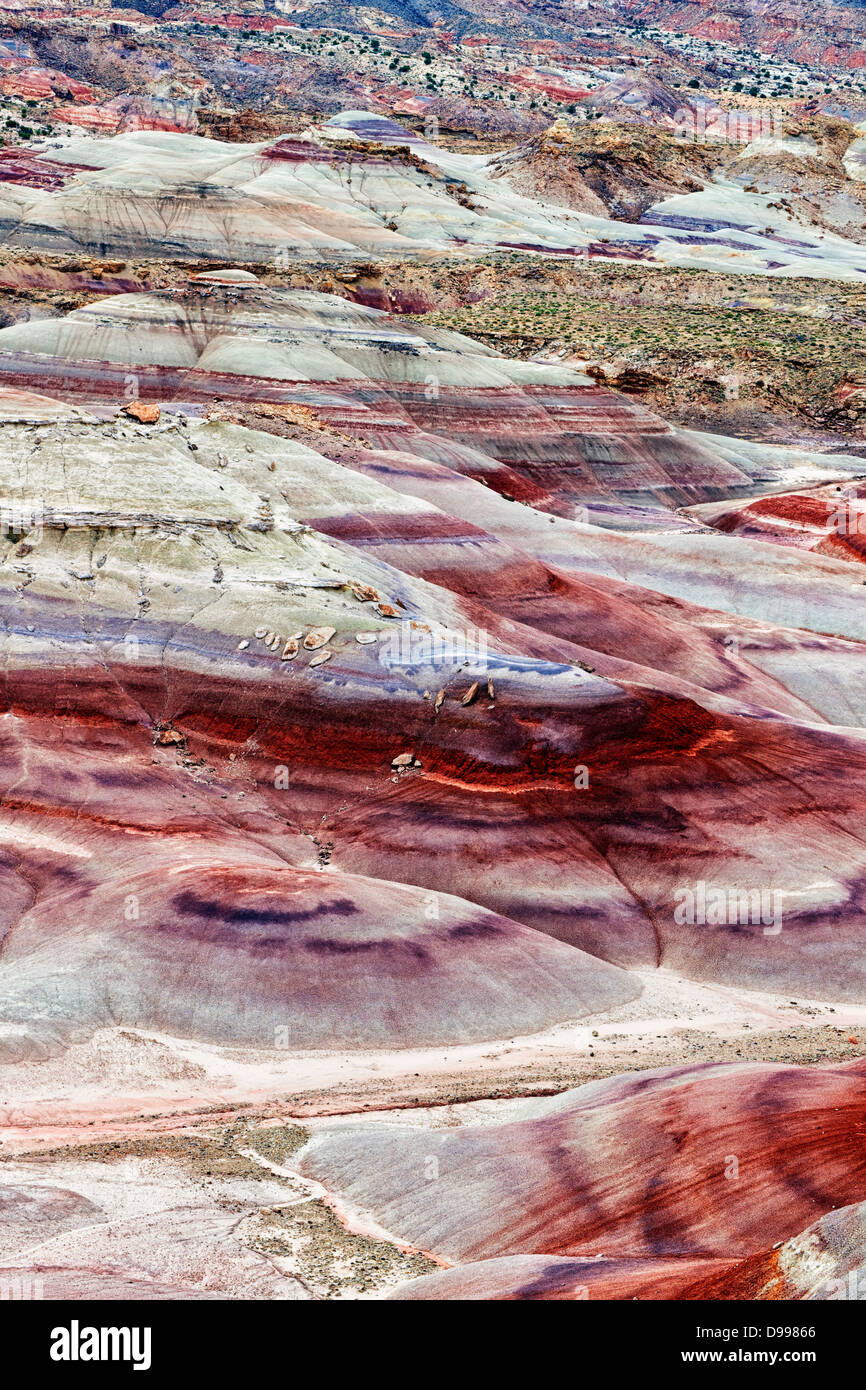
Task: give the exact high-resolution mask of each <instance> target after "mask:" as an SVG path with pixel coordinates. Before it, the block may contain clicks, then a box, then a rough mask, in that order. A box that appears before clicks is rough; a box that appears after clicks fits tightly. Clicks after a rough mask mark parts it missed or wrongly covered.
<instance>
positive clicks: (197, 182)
mask: <svg viewBox="0 0 866 1390" xmlns="http://www.w3.org/2000/svg"><path fill="white" fill-rule="evenodd" d="M634 138H635V141H636V142H637V143H638V144H640V142H641V141H644V142H645V141H646V140H648V139H649V137H648V136H646V135H645V133H643V132H639V133H636V134H635V137H634ZM547 143H548V145H549V143H550V142H549V140H548V142H547ZM602 143H603V142H602ZM15 155H16V158H15V161H14V163H10V164H9V165H7V166H4V164H3V163H0V185H2V189H0V237H2V240H3V241H4V242H5V243H6V244H8V245H10V246H15V247H28V248H33V249H42V250H46V251H52V252H64V251H67V252H68V251H75V252H86V253H89V254H98V255H107V256H148V257H153V256H160V257H171V258H181V259H188V260H192V259H196V258H199V257H204V258H210V259H211V260H214V259H218V260H223V259H225V258H230V259H235V260H240V261H246V262H257V263H260V264H276V265H277V266H278V267H279V266H285V267H290V266H291V264H292V263H293V262H295V261H297V260H299V259H300V260H309V259H323V258H327V259H328V260H330V261H333V262H339V261H340V260H341V259H345V258H347V257H355V256H357V255H358V254H359V253H363V254H366V255H396V254H404V255H407V256H414V255H417V254H423V253H425V252H427V251H441V250H443V249H448V250H452V251H454V252H455V253H456V254H463V253H465V252H466V251H467V250H468V251H476V252H477V251H479V250H483V249H485V248H492V247H497V248H509V247H511V248H514V249H516V250H526V249H537V250H545V251H549V252H555V253H558V254H564V255H569V256H573V255H603V256H605V257H610V256H614V257H617V256H619V257H623V258H626V259H642V258H645V259H657V260H660V261H662V262H664V263H670V264H675V265H680V264H681V265H695V266H703V267H706V268H710V269H723V270H728V269H730V270H742V271H746V272H753V273H757V274H770V275H773V274H777V273H781V274H791V273H795V274H798V275H812V276H822V277H823V276H832V277H835V278H840V277H841V278H846V279H852V280H856V279H859V277H860V276H861V275H862V274H863V271H864V269H866V260H864V252H863V249H862V247H861V246H859V245H858V244H857V242H856V241H851V240H846V239H845V238H844V237H841V236H836V237H833V238H830V239H828V238H827V235H826V234H825V233H824V231H823V229H822V228H820V227H819V228H815V227H811V226H810V225H808V223H805V224H801V223H800V222H796V223H794V222H792V220H791V214H790V213H789V212H788V211H786V209H785V208H784V207H781V208H780V207H779V206H778V205H777V202H776V198H775V194H773V193H770V194H768V195H762V194H761V193H760V192H748V191H744V190H742V191H741V190H736V191H735V190H732V187H731V185H730V183H729V182H727V181H723V182H720V181H719V180H714V179H713V178H712V177H711V175H712V174H713V172H714V171H713V170H712V169H711V168H710V165H711V163H712V161H711V160H709V159H707V158H702V159H701V160H698V161H697V162H698V164H699V165H700V167H701V168H703V167H704V166H706V171H707V172H706V187H703V183H704V180H703V178H701V179H698V180H696V181H692V182H689V181H688V179H686V178H685V177H684V176H683V178H681V177H680V175H679V174H678V175H677V176H676V177H675V178H673V181H672V180H671V178H670V177H667V176H665V177H662V178H661V179H657V178H656V177H655V175H653V174H652V173H650V175H649V177H646V176H645V175H644V174H641V175H640V177H639V178H638V182H639V183H641V184H645V185H646V188H645V189H642V191H641V193H640V196H639V197H638V200H637V203H635V202H634V199H633V198H632V196H631V193H629V194H628V196H627V197H625V201H623V198H622V197H621V196H620V195H621V194H623V193H624V191H625V189H626V185H628V186H629V187H631V186H632V184H633V183H634V179H633V177H632V173H631V172H629V171H630V170H631V169H632V166H634V167H637V166H638V165H639V164H640V163H641V159H642V156H641V151H640V149H637V150H636V151H635V152H634V155H633V157H632V156H631V155H629V154H628V153H626V154H625V155H624V156H623V159H624V165H623V168H624V170H625V172H624V173H623V169H621V168H620V167H619V166H620V165H622V164H623V160H622V159H620V160H618V159H617V158H616V157H615V158H614V159H613V162H612V163H611V162H610V161H609V160H608V161H607V164H608V167H607V172H606V173H605V172H604V171H603V172H602V177H601V183H600V184H599V186H600V187H602V186H604V187H606V186H607V185H608V183H611V181H612V186H613V185H615V186H616V189H618V190H619V191H618V192H615V196H613V197H612V198H610V197H609V198H608V200H607V202H602V203H600V204H598V205H595V204H593V203H591V200H590V202H587V201H586V199H584V201H583V202H579V203H578V206H579V207H580V208H581V209H582V210H580V211H576V210H575V209H574V208H573V207H569V206H568V205H567V204H568V202H569V201H573V199H569V197H567V196H565V195H563V197H562V199H559V198H558V195H557V197H556V198H555V199H554V201H552V202H551V203H547V202H545V201H542V200H541V199H539V198H538V197H533V196H527V192H526V191H525V190H530V191H531V190H533V189H535V188H536V185H537V183H538V179H537V178H536V173H537V172H538V171H537V167H536V166H537V165H538V158H537V156H536V153H535V152H534V149H533V147H529V148H528V149H527V150H526V151H523V152H518V154H517V155H516V157H515V161H506V162H505V163H502V162H501V161H497V160H495V158H494V157H489V158H488V157H478V156H472V155H462V154H455V153H452V152H449V151H447V150H445V149H442V148H440V147H438V146H436V145H434V144H432V143H430V142H429V141H426V140H423V139H420V138H419V137H417V136H415V135H413V133H412V132H410V131H407V130H403V129H402V128H401V127H399V126H396V125H395V124H394V123H393V122H391V121H389V120H387V119H385V118H383V117H381V116H378V115H371V114H370V113H369V112H363V111H356V112H345V113H343V114H342V115H340V116H337V117H332V118H331V120H330V121H328V122H327V123H326V124H324V125H320V126H316V127H315V128H311V129H310V130H307V131H304V132H302V133H300V134H297V135H286V136H282V137H280V138H279V139H277V140H274V141H260V142H257V143H252V144H246V145H241V144H226V143H223V142H221V141H217V140H210V139H206V138H202V137H199V136H196V135H187V134H183V133H179V132H177V131H160V130H136V131H130V132H126V133H123V134H120V135H116V136H114V137H111V138H105V137H103V138H92V137H89V136H78V135H70V136H64V137H61V138H59V139H52V140H50V141H42V142H37V143H32V144H31V145H30V146H28V147H27V148H26V149H22V150H21V151H17V150H16V152H15ZM545 159H546V156H545ZM695 159H696V156H694V155H692V156H690V157H689V160H688V161H687V160H686V156H685V154H684V153H683V152H682V150H680V151H679V152H678V153H677V152H676V151H672V152H671V154H670V156H669V157H668V158H667V163H668V164H669V165H670V168H671V169H673V167H674V165H676V166H677V168H679V166H680V165H682V166H683V169H684V168H685V165H686V163H687V162H688V163H689V164H690V165H691V164H694V163H695ZM604 162H605V161H604V160H602V163H603V164H604ZM542 163H544V160H542ZM64 166H66V167H67V168H68V169H69V170H70V174H72V175H73V176H71V177H68V178H66V177H64V175H63V167H64ZM4 173H5V178H4ZM512 173H514V174H515V179H514V180H512V179H511V174H512ZM542 173H543V171H542ZM543 181H544V180H543V178H542V182H543ZM593 181H594V182H595V183H599V180H598V179H596V178H594V176H593ZM565 184H566V185H569V177H566V178H565ZM563 186H565V185H563ZM569 186H570V185H569ZM750 187H751V185H750ZM680 188H685V189H687V190H699V191H686V192H684V193H675V195H674V196H673V197H670V196H668V195H669V194H670V193H671V191H672V190H678V189H680ZM654 194H657V195H658V196H654ZM608 205H609V206H610V208H611V209H612V210H613V212H614V215H615V218H616V217H619V216H623V215H624V216H626V217H629V218H631V217H634V216H636V215H637V211H639V212H640V213H642V218H641V221H640V224H639V225H636V224H635V223H634V222H632V221H624V222H623V221H618V220H611V219H610V218H609V217H607V216H605V215H604V210H605V208H607V207H608ZM599 213H601V214H602V215H598V214H599Z"/></svg>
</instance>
